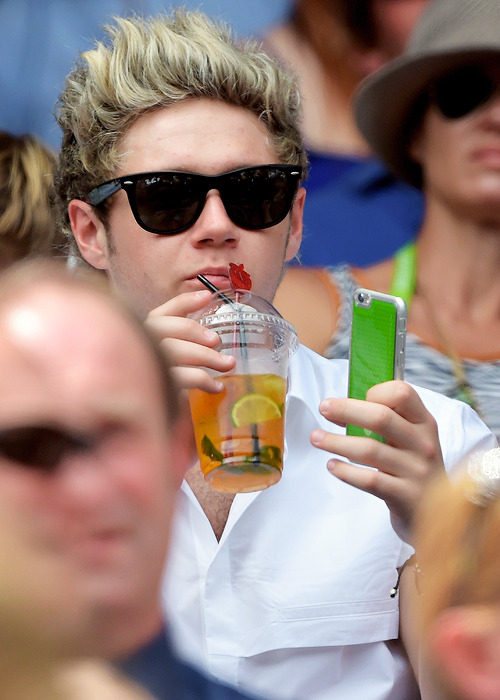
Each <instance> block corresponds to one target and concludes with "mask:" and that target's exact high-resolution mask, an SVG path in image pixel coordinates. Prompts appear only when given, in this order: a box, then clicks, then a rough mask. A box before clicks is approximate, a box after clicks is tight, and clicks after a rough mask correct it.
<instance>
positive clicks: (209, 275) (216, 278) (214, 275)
mask: <svg viewBox="0 0 500 700" xmlns="http://www.w3.org/2000/svg"><path fill="white" fill-rule="evenodd" d="M198 275H203V277H206V279H207V280H208V281H209V282H211V283H212V284H213V285H214V286H215V287H217V289H229V288H230V286H231V283H230V282H229V276H228V273H227V270H214V269H205V270H199V271H198V272H196V273H195V275H194V276H193V277H191V278H189V279H190V281H191V280H192V281H193V282H196V284H197V286H198V287H199V288H200V289H206V287H204V285H203V283H202V282H200V280H198V278H197V276H198Z"/></svg>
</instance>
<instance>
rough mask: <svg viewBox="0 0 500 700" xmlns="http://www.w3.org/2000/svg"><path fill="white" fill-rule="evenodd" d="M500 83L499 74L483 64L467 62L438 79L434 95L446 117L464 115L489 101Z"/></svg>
mask: <svg viewBox="0 0 500 700" xmlns="http://www.w3.org/2000/svg"><path fill="white" fill-rule="evenodd" d="M498 87H499V81H498V78H497V77H495V76H494V75H493V74H490V73H488V71H487V70H486V69H485V68H483V67H482V66H463V67H462V68H458V69H457V70H455V71H453V72H451V73H448V75H445V76H444V77H443V78H440V79H439V80H437V81H436V82H435V84H434V85H433V87H432V88H431V91H430V98H431V101H432V102H433V103H434V104H435V105H436V107H437V108H438V110H439V111H440V112H441V114H442V115H443V117H446V118H447V119H461V118H462V117H465V116H467V115H468V114H470V113H471V112H473V111H474V110H476V109H478V108H479V107H482V106H483V105H485V104H486V103H487V102H488V100H489V99H490V98H491V97H492V95H493V94H494V92H495V91H496V90H497V89H498Z"/></svg>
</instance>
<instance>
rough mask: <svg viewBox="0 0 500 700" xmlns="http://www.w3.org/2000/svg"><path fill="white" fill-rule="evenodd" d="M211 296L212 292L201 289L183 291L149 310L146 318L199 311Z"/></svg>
mask: <svg viewBox="0 0 500 700" xmlns="http://www.w3.org/2000/svg"><path fill="white" fill-rule="evenodd" d="M211 296H212V292H210V291H208V289H203V290H201V291H199V292H184V293H183V294H178V295H177V296H176V297H172V299H169V300H168V301H166V302H165V303H164V304H162V305H161V306H158V307H157V308H156V309H153V310H152V311H150V312H149V315H148V318H149V317H152V318H154V317H155V316H187V315H188V314H192V313H195V312H196V311H200V310H201V309H202V308H203V307H204V306H206V304H208V302H209V301H210V298H211Z"/></svg>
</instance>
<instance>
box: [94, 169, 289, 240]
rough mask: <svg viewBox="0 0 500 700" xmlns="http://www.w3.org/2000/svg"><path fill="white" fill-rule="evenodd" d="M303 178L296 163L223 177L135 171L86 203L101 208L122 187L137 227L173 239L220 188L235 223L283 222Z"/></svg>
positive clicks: (249, 226)
mask: <svg viewBox="0 0 500 700" xmlns="http://www.w3.org/2000/svg"><path fill="white" fill-rule="evenodd" d="M301 174H302V168H301V167H300V166H298V165H259V166H255V167H252V168H241V169H240V170H233V171H231V172H229V173H223V174H222V175H199V174H197V173H184V172H174V171H164V172H151V173H137V174H136V175H125V176H123V177H117V178H115V179H114V180H109V181H108V182H105V183H103V184H102V185H99V187H95V188H94V189H93V190H92V191H91V192H90V193H89V195H88V199H89V201H90V203H91V204H92V205H93V206H95V207H97V206H98V205H99V204H102V202H104V201H105V200H106V199H107V198H108V197H111V195H113V194H115V192H118V190H120V189H122V188H123V189H124V190H125V192H126V193H127V196H128V201H129V204H130V208H131V209H132V213H133V214H134V217H135V220H136V221H137V223H138V224H139V226H141V227H142V228H143V229H146V231H151V233H158V234H163V235H172V234H174V233H181V231H185V230H186V229H188V228H189V227H190V226H192V225H193V224H194V222H195V221H196V219H197V218H198V217H199V216H200V214H201V212H202V210H203V207H204V206H205V199H206V196H207V193H208V192H209V191H210V190H218V191H219V194H220V196H221V199H222V202H223V203H224V207H225V209H226V212H227V215H228V217H229V218H230V219H231V221H232V222H233V223H234V224H236V225H237V226H240V227H241V228H245V229H253V230H256V229H263V228H269V227H270V226H274V225H275V224H279V222H280V221H283V219H284V218H285V216H286V215H287V214H288V212H289V211H290V208H291V206H292V202H293V198H294V196H295V193H296V191H297V187H298V184H299V181H300V176H301Z"/></svg>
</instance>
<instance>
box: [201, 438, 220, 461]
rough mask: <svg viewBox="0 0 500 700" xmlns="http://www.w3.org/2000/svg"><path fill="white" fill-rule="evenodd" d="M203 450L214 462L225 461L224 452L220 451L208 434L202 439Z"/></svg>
mask: <svg viewBox="0 0 500 700" xmlns="http://www.w3.org/2000/svg"><path fill="white" fill-rule="evenodd" d="M201 451H202V452H203V454H204V455H206V456H207V457H210V459H211V460H212V461H213V462H223V461H224V455H223V454H222V452H219V450H218V449H217V448H216V447H215V445H214V443H213V442H212V441H211V440H210V438H209V437H208V435H204V436H203V437H202V439H201Z"/></svg>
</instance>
